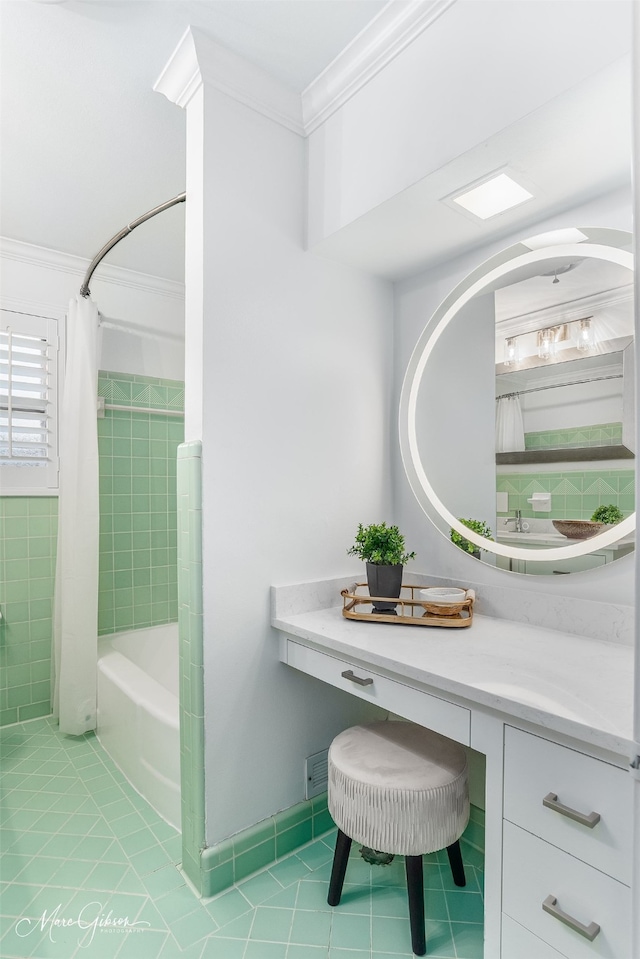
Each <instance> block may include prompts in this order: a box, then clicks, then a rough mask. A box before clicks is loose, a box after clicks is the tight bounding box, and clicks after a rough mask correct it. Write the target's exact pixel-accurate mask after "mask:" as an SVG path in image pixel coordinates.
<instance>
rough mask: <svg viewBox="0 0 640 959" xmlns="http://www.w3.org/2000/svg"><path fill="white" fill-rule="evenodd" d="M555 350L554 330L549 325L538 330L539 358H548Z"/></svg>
mask: <svg viewBox="0 0 640 959" xmlns="http://www.w3.org/2000/svg"><path fill="white" fill-rule="evenodd" d="M555 352H556V330H555V327H549V329H547V330H538V357H539V359H541V360H550V359H551V357H552V356H553V355H554V354H555Z"/></svg>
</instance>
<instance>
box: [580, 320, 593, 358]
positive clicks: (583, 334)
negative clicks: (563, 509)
mask: <svg viewBox="0 0 640 959" xmlns="http://www.w3.org/2000/svg"><path fill="white" fill-rule="evenodd" d="M578 323H579V324H580V326H579V329H578V342H577V343H576V346H577V348H578V349H579V350H580V352H581V353H587V352H588V351H589V350H594V349H595V347H596V338H595V334H594V331H593V327H592V325H591V317H590V316H586V317H585V318H584V319H583V320H578Z"/></svg>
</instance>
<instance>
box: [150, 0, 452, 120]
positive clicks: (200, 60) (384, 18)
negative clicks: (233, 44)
mask: <svg viewBox="0 0 640 959" xmlns="http://www.w3.org/2000/svg"><path fill="white" fill-rule="evenodd" d="M454 3H456V0H389V3H387V5H386V6H385V7H384V8H383V9H382V10H381V11H380V13H379V14H378V16H377V17H375V18H374V19H373V20H372V21H371V23H369V24H368V25H367V26H366V27H365V28H364V30H362V31H361V32H360V33H359V34H358V36H357V37H355V38H354V39H353V40H352V41H351V43H349V44H348V45H347V46H346V47H345V48H344V50H343V51H342V52H341V53H339V54H338V56H337V57H336V58H335V60H333V61H332V62H331V63H330V64H329V66H328V67H326V69H325V70H323V71H322V73H321V74H320V75H319V76H318V77H316V79H315V80H313V81H312V82H311V83H310V84H309V86H308V87H307V88H306V90H304V91H303V92H302V94H298V93H296V92H295V91H294V90H291V89H289V87H286V86H285V85H284V84H282V83H281V82H280V81H279V80H276V79H275V77H273V76H271V74H270V73H267V72H266V71H265V70H263V69H262V68H261V67H258V66H257V65H256V64H254V63H251V62H250V61H249V60H246V59H245V58H244V57H241V56H239V55H238V54H236V53H233V52H232V51H231V50H227V49H226V47H223V46H221V44H219V43H217V42H216V41H215V40H212V39H211V38H210V37H208V36H207V35H206V34H205V33H203V32H202V31H201V30H199V29H197V28H195V27H188V28H187V30H186V32H185V33H184V34H183V36H182V39H181V40H180V42H179V43H178V45H177V47H176V49H175V50H174V52H173V53H172V54H171V57H170V58H169V61H168V62H167V65H166V66H165V68H164V70H163V71H162V73H161V74H160V76H159V77H158V79H157V80H156V82H155V84H154V87H153V89H154V90H155V91H156V92H157V93H162V94H163V96H165V97H167V99H168V100H170V101H171V103H175V104H177V105H178V106H179V107H183V108H184V107H186V106H188V104H189V102H190V100H191V99H192V97H193V96H194V94H195V93H196V92H197V91H198V90H199V89H200V87H202V85H203V84H207V85H209V86H212V87H214V88H215V89H217V90H220V91H221V92H222V93H225V94H226V95H227V96H229V97H232V99H234V100H237V101H238V102H239V103H243V104H244V105H245V106H247V107H249V108H250V109H252V110H255V111H257V112H258V113H261V114H262V115H263V116H266V117H268V118H269V119H270V120H274V121H275V122H276V123H279V124H281V126H284V127H286V128H287V129H288V130H292V131H293V132H294V133H297V134H298V135H299V136H304V137H306V136H309V134H310V133H312V132H313V131H314V130H316V129H317V128H318V127H319V126H320V125H321V124H322V123H324V122H325V121H326V120H328V119H329V117H330V116H332V114H334V113H335V112H336V111H337V110H339V109H340V107H342V106H343V105H344V104H345V103H346V102H347V101H348V100H349V99H351V97H352V96H353V95H354V94H355V93H357V92H358V90H360V89H362V87H364V86H365V85H366V84H367V83H369V81H370V80H372V79H373V77H375V76H376V74H378V73H379V72H380V71H381V70H383V69H384V68H385V67H386V66H387V64H388V63H390V62H391V61H392V60H393V59H394V58H395V57H397V56H398V54H399V53H402V51H403V50H404V49H405V48H406V47H407V46H409V44H410V43H412V42H413V41H414V40H415V39H416V37H418V36H420V34H421V33H422V32H423V31H424V30H426V29H427V28H428V27H430V26H431V24H433V23H435V21H436V20H437V19H438V18H439V17H440V16H442V14H443V13H445V12H446V11H447V10H448V9H449V7H451V6H453V4H454Z"/></svg>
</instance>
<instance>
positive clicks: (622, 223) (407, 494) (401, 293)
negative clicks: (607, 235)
mask: <svg viewBox="0 0 640 959" xmlns="http://www.w3.org/2000/svg"><path fill="white" fill-rule="evenodd" d="M571 226H577V227H580V226H608V227H612V228H615V229H621V230H630V229H631V196H630V194H629V193H628V191H618V192H615V193H613V194H608V195H606V196H603V197H600V198H598V199H597V200H594V201H592V202H590V203H588V204H584V205H582V206H580V207H577V208H575V209H573V210H568V211H567V212H566V213H564V214H562V215H559V216H556V217H553V218H551V219H548V220H545V221H542V222H540V223H539V224H538V225H537V226H536V227H535V229H531V228H529V227H528V228H527V230H528V235H531V234H532V233H534V232H535V233H538V232H540V233H542V232H545V231H547V230H553V229H559V228H561V227H571ZM518 239H519V236H518V235H514V236H513V237H511V238H506V239H505V240H504V241H501V242H500V243H494V244H491V245H487V246H483V247H478V248H477V249H476V250H475V251H474V252H473V253H471V254H468V255H466V256H463V257H459V258H458V259H456V260H453V261H450V262H448V263H447V264H444V265H442V266H439V267H436V268H434V269H433V270H430V271H426V272H425V273H421V274H419V275H418V276H415V277H412V278H410V279H409V280H405V281H403V282H401V283H398V284H396V287H395V330H396V338H395V380H396V400H395V408H396V409H397V404H398V402H399V396H400V390H401V387H402V381H403V378H404V371H405V369H406V366H407V364H408V361H409V357H410V355H411V352H412V350H413V348H414V346H415V344H416V341H417V340H418V338H419V336H420V334H421V332H422V330H423V328H424V326H425V321H426V323H427V324H428V322H429V320H428V318H429V317H430V316H432V314H433V313H434V311H435V310H436V308H437V307H438V306H439V304H440V302H441V301H442V300H443V299H444V298H445V296H447V295H448V294H449V293H450V292H451V291H452V290H453V289H454V287H455V286H456V285H457V283H459V282H460V281H461V280H462V279H463V278H464V277H465V276H466V275H467V274H468V273H469V272H471V270H473V269H475V268H477V267H478V266H479V265H480V264H481V263H483V262H484V261H485V260H486V259H487V258H488V257H490V256H492V255H493V254H494V253H497V252H499V250H501V249H505V248H506V247H508V246H509V245H510V244H512V243H515V242H516V241H517V240H518ZM487 441H488V442H490V443H493V435H491V436H490V437H488V439H487ZM473 475H474V472H473V465H471V466H470V468H469V477H470V479H471V481H473ZM395 498H396V507H397V516H398V519H399V522H400V523H401V525H402V528H403V530H405V531H410V533H411V539H412V543H414V544H417V545H414V547H413V548H415V549H416V551H417V552H418V553H419V555H420V556H421V557H424V561H423V562H422V563H420V569H421V570H424V571H425V572H427V573H432V574H434V575H439V576H445V577H451V578H454V579H458V580H460V581H462V582H464V581H465V580H470V579H473V581H475V582H477V583H489V584H494V585H504V586H509V585H512V586H516V587H519V588H524V589H531V590H536V591H542V592H547V593H560V594H562V595H566V596H576V597H583V598H587V599H593V600H601V601H607V602H612V603H626V604H632V603H633V601H634V593H633V568H634V567H633V557H632V556H628V557H625V558H623V559H621V560H618V561H617V562H616V563H613V564H611V566H607V567H606V568H602V569H598V570H592V571H589V572H585V573H572V574H571V575H570V576H557V577H552V576H522V575H518V574H512V573H507V572H505V571H502V570H498V569H495V568H492V567H491V566H488V565H485V564H483V563H478V562H477V561H475V560H473V559H471V558H469V557H467V556H465V555H464V554H463V553H462V552H461V551H460V550H458V549H456V548H455V547H454V546H452V544H451V543H450V542H449V541H448V539H447V538H446V537H445V536H443V535H442V534H441V533H439V532H438V531H437V530H436V529H435V528H434V526H433V525H432V524H431V522H430V521H429V520H428V519H427V517H426V516H425V514H424V513H423V512H422V510H421V509H420V507H419V506H418V504H417V502H416V500H415V498H414V496H413V493H412V492H411V489H410V487H409V484H408V482H407V479H406V477H405V475H404V470H403V468H402V463H401V460H400V457H399V456H398V457H397V460H396V470H395Z"/></svg>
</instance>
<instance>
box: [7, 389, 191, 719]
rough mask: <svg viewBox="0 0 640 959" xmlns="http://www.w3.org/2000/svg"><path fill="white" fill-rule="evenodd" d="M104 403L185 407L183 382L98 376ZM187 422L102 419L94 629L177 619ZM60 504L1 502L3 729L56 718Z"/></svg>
mask: <svg viewBox="0 0 640 959" xmlns="http://www.w3.org/2000/svg"><path fill="white" fill-rule="evenodd" d="M98 394H99V395H100V396H103V397H105V400H106V402H107V403H114V404H119V405H125V406H137V407H144V408H145V409H167V410H182V408H183V405H184V385H183V384H182V383H180V382H178V381H175V380H160V379H153V378H150V377H143V376H126V375H124V374H121V373H105V372H101V373H100V374H99V381H98ZM183 433H184V425H183V421H182V419H181V418H178V417H171V416H163V415H161V414H156V413H154V414H150V413H130V412H121V411H115V410H114V411H112V410H108V411H106V413H105V417H104V419H99V420H98V443H99V451H100V583H99V589H100V592H99V604H98V620H99V622H98V627H99V629H98V631H99V633H110V632H114V631H118V630H123V629H130V628H132V627H142V626H152V625H157V624H160V623H167V622H174V621H175V620H177V618H178V599H177V572H176V543H177V529H176V456H177V448H178V444H179V443H180V442H182V437H183ZM57 521H58V500H57V497H55V496H32V497H26V496H5V497H0V607H1V610H2V617H3V618H2V620H0V667H2V669H0V725H6V724H8V723H15V722H19V721H23V720H25V719H32V718H34V717H36V716H41V715H45V714H47V713H49V712H50V711H51V699H50V672H51V639H52V618H51V617H52V601H53V589H54V578H55V560H56V537H57Z"/></svg>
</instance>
